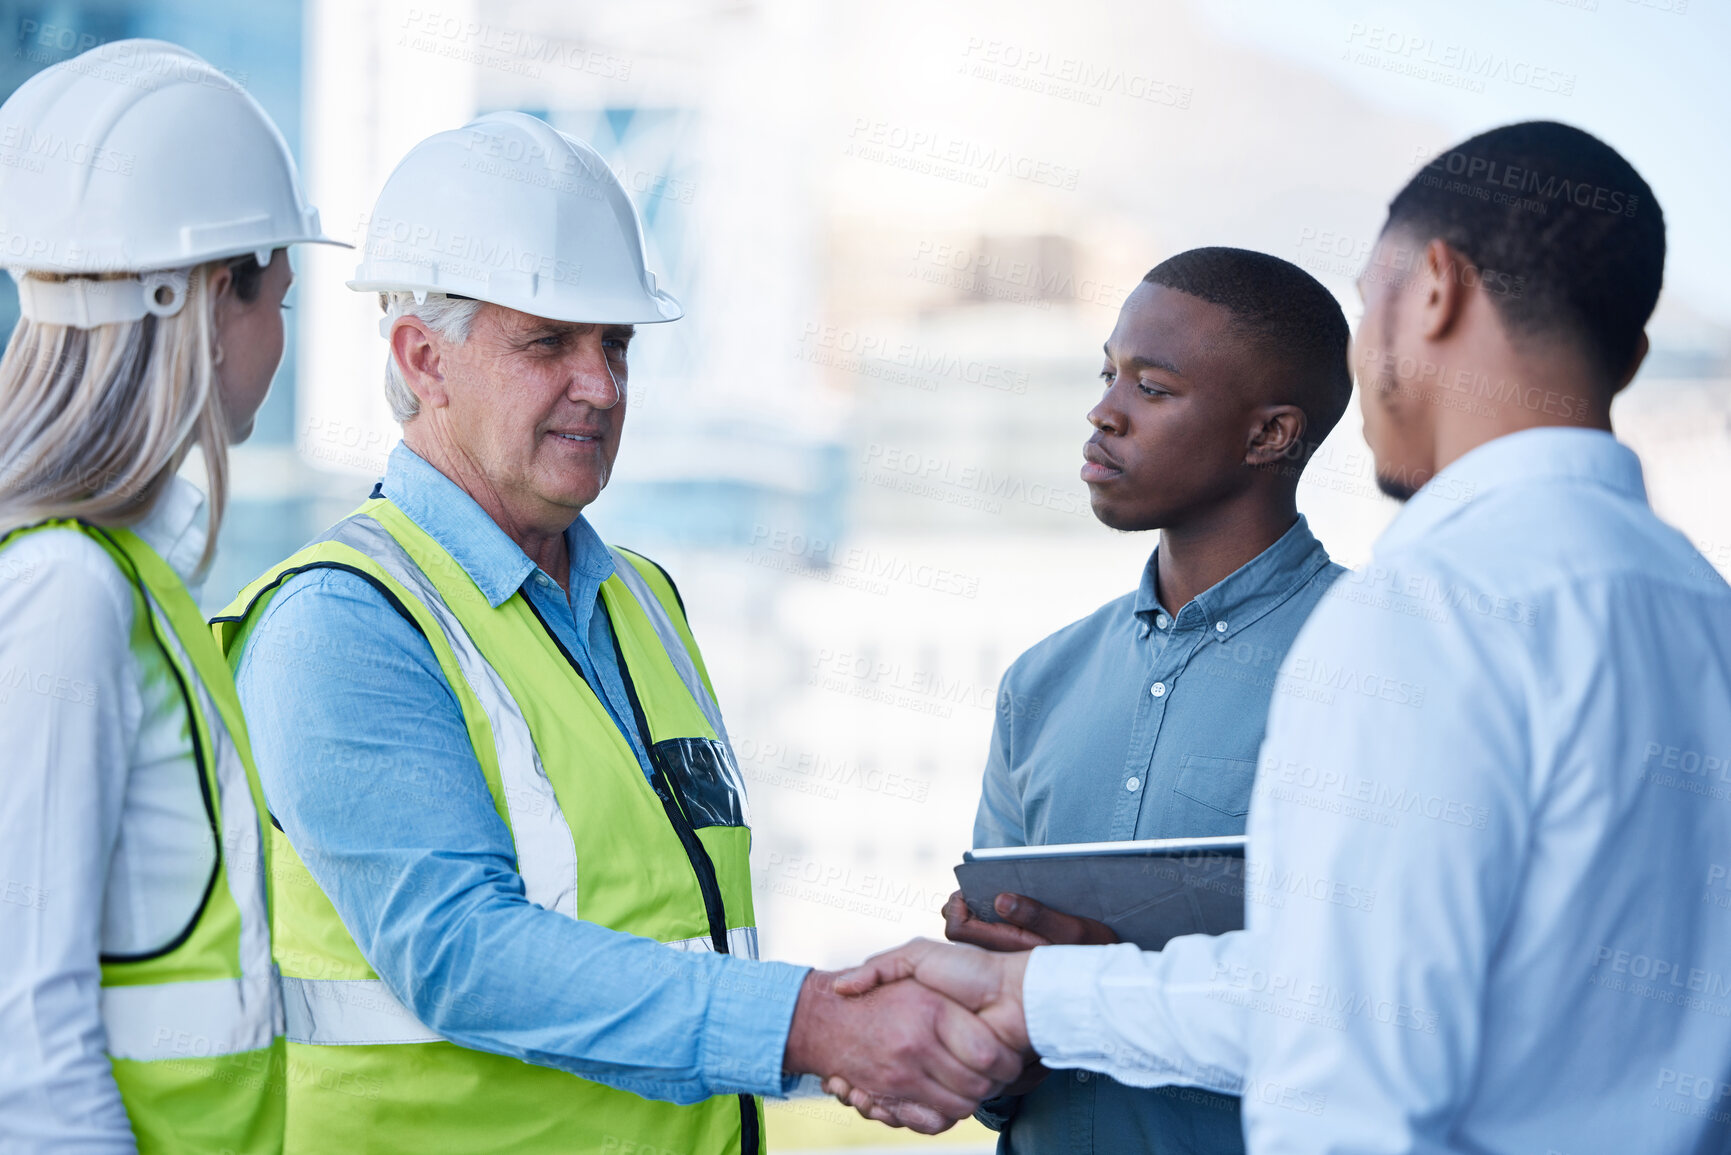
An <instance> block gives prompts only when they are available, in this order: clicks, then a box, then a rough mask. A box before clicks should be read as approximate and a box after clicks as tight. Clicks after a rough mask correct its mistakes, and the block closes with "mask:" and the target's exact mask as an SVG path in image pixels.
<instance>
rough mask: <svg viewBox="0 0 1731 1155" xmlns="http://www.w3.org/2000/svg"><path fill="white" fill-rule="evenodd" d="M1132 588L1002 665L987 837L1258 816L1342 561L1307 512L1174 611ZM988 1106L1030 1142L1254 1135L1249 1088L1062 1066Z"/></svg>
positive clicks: (1010, 840) (1155, 833)
mask: <svg viewBox="0 0 1731 1155" xmlns="http://www.w3.org/2000/svg"><path fill="white" fill-rule="evenodd" d="M1158 556H1159V551H1158V550H1156V551H1155V555H1154V556H1153V557H1150V558H1149V559H1148V564H1147V566H1146V567H1145V568H1144V569H1143V571H1142V582H1141V585H1140V586H1139V587H1138V588H1137V590H1136V592H1135V593H1132V594H1126V595H1125V596H1123V597H1121V598H1118V599H1117V600H1115V601H1111V602H1108V603H1106V604H1105V605H1104V606H1101V607H1100V608H1099V609H1098V610H1096V611H1094V612H1093V613H1092V614H1090V615H1089V616H1088V617H1086V618H1083V619H1082V620H1081V621H1079V622H1075V623H1073V624H1071V625H1068V626H1066V627H1064V628H1063V629H1061V630H1059V631H1058V632H1057V633H1055V634H1053V635H1052V636H1051V637H1049V638H1046V639H1044V640H1043V641H1041V642H1039V643H1038V644H1037V645H1035V646H1034V647H1033V648H1032V649H1030V650H1028V652H1027V653H1025V654H1023V655H1022V656H1021V657H1019V658H1017V659H1016V661H1015V663H1014V664H1013V665H1011V667H1010V669H1009V672H1008V673H1006V674H1005V675H1004V681H1003V686H1002V688H1001V691H1000V693H999V695H998V716H997V721H996V724H995V726H994V728H993V733H992V746H991V749H990V751H989V752H988V755H987V761H986V772H985V781H984V784H983V787H982V790H981V796H980V809H979V815H978V817H977V818H976V820H975V823H974V845H976V846H1039V845H1044V844H1047V843H1054V842H1106V841H1122V840H1126V839H1132V838H1182V837H1198V836H1202V835H1215V834H1242V833H1244V819H1245V815H1246V814H1247V813H1249V810H1250V791H1251V786H1252V784H1253V781H1254V779H1255V775H1256V758H1257V749H1258V747H1260V745H1261V744H1262V730H1263V724H1264V721H1265V720H1266V718H1267V716H1268V704H1269V700H1270V699H1271V697H1272V696H1273V694H1274V693H1275V692H1276V691H1277V690H1278V691H1279V692H1281V693H1295V694H1309V693H1327V692H1328V691H1327V689H1326V687H1321V686H1312V685H1306V684H1303V683H1300V682H1298V681H1296V680H1294V679H1290V678H1288V679H1281V678H1279V677H1277V674H1278V671H1279V669H1280V663H1281V660H1282V659H1283V658H1285V657H1286V651H1287V649H1288V647H1290V646H1291V645H1292V640H1293V638H1294V637H1295V636H1297V634H1298V629H1299V627H1300V626H1302V625H1303V624H1304V620H1305V619H1306V618H1307V617H1309V616H1310V611H1311V610H1312V609H1313V608H1314V607H1315V606H1316V603H1317V602H1318V601H1319V600H1320V599H1321V597H1322V595H1323V593H1324V592H1325V591H1327V589H1328V587H1329V586H1330V585H1332V584H1333V582H1334V580H1335V578H1337V577H1339V576H1340V575H1341V574H1342V573H1344V572H1345V570H1344V569H1342V568H1341V567H1340V566H1338V565H1335V564H1334V563H1332V562H1330V561H1329V560H1328V554H1327V553H1326V552H1325V551H1324V550H1323V548H1322V544H1321V543H1320V542H1318V541H1317V540H1316V537H1315V536H1314V535H1313V534H1312V533H1311V532H1310V526H1309V525H1308V524H1307V523H1306V522H1305V519H1304V518H1303V517H1302V516H1301V517H1299V519H1298V521H1297V522H1296V523H1294V524H1293V526H1292V528H1291V529H1289V530H1287V531H1286V533H1285V534H1284V535H1283V536H1282V537H1281V538H1280V540H1278V541H1276V542H1275V543H1274V544H1273V545H1271V546H1269V547H1268V548H1267V549H1266V550H1264V551H1263V552H1262V553H1261V554H1259V555H1257V556H1256V557H1255V558H1253V559H1252V560H1250V561H1249V562H1247V563H1246V564H1245V565H1244V566H1242V567H1241V568H1239V569H1238V570H1237V571H1235V572H1234V573H1232V574H1230V575H1228V576H1227V577H1226V578H1225V579H1224V580H1222V581H1221V582H1220V583H1219V584H1217V585H1215V586H1213V587H1212V588H1210V589H1208V590H1206V591H1204V592H1203V593H1201V594H1198V595H1197V596H1196V598H1195V599H1193V600H1192V601H1191V602H1190V603H1189V604H1188V605H1185V606H1182V607H1180V609H1179V610H1178V613H1177V614H1176V616H1174V615H1172V614H1170V613H1168V612H1167V610H1166V609H1165V608H1164V607H1163V606H1161V605H1160V603H1159V599H1158V598H1157V597H1156V595H1155V584H1154V574H1155V558H1157V557H1158ZM980 1117H981V1119H982V1120H984V1121H985V1122H986V1123H987V1124H988V1125H989V1126H995V1127H997V1128H999V1129H1000V1130H1001V1131H1002V1136H1001V1139H1000V1142H999V1150H1000V1151H1013V1152H1016V1153H1017V1155H1029V1153H1032V1155H1058V1153H1060V1152H1062V1153H1064V1155H1071V1153H1077V1155H1087V1153H1090V1152H1097V1153H1099V1155H1118V1153H1119V1152H1128V1151H1146V1152H1158V1153H1160V1155H1166V1153H1168V1152H1183V1153H1186V1155H1189V1153H1194V1155H1227V1153H1236V1152H1242V1151H1243V1150H1244V1140H1243V1136H1242V1133H1241V1129H1240V1123H1239V1112H1238V1100H1237V1099H1235V1098H1231V1097H1228V1096H1224V1095H1215V1094H1211V1093H1209V1092H1206V1091H1199V1090H1196V1089H1194V1088H1187V1087H1166V1088H1161V1089H1159V1090H1153V1091H1149V1090H1139V1089H1134V1088H1130V1087H1126V1086H1124V1085H1123V1084H1121V1083H1118V1082H1116V1081H1114V1080H1112V1079H1110V1078H1108V1077H1106V1076H1104V1075H1098V1074H1091V1073H1089V1072H1087V1071H1059V1072H1054V1073H1053V1074H1052V1075H1050V1076H1049V1077H1047V1079H1046V1081H1045V1082H1044V1083H1042V1084H1041V1085H1040V1086H1039V1087H1037V1088H1036V1089H1035V1090H1034V1091H1033V1092H1031V1093H1030V1094H1028V1095H1024V1096H1022V1097H1020V1098H1019V1099H999V1100H994V1101H993V1102H991V1103H989V1104H987V1106H986V1108H985V1109H984V1110H983V1111H982V1112H981V1115H980Z"/></svg>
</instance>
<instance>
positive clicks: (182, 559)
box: [129, 474, 210, 589]
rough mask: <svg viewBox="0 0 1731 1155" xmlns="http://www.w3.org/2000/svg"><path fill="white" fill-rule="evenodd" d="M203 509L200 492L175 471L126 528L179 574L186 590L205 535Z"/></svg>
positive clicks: (205, 524) (207, 534) (206, 529)
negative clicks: (141, 514) (154, 499)
mask: <svg viewBox="0 0 1731 1155" xmlns="http://www.w3.org/2000/svg"><path fill="white" fill-rule="evenodd" d="M204 509H205V498H204V491H203V490H202V489H200V488H199V487H198V486H196V485H194V484H193V483H192V482H190V481H188V480H187V479H186V478H184V477H181V476H180V475H179V474H175V475H174V476H173V477H170V478H169V479H168V484H167V485H166V486H164V487H163V490H162V493H161V494H159V495H158V496H157V499H156V503H155V504H154V505H152V506H151V507H150V512H149V513H147V514H145V515H144V517H142V518H141V519H139V520H138V521H136V522H134V523H133V524H132V525H131V526H130V527H129V528H130V529H131V530H132V532H133V533H135V534H137V535H138V537H139V539H140V540H141V541H143V542H144V544H145V545H148V546H149V547H150V548H151V549H152V550H154V551H155V552H156V555H157V556H158V557H160V558H161V559H162V560H163V561H165V562H167V563H168V565H169V568H170V569H172V570H174V572H175V573H177V574H179V575H180V580H181V581H183V582H185V583H186V584H187V587H188V588H189V589H193V588H195V583H194V582H193V576H194V574H195V572H196V571H197V569H198V562H199V559H200V558H202V557H203V556H204V543H205V541H206V540H208V538H209V528H210V527H209V526H208V524H207V523H206V518H205V512H204Z"/></svg>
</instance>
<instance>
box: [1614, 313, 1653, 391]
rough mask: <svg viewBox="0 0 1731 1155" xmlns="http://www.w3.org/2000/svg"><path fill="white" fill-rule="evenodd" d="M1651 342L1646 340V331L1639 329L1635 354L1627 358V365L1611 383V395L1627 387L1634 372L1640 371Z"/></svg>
mask: <svg viewBox="0 0 1731 1155" xmlns="http://www.w3.org/2000/svg"><path fill="white" fill-rule="evenodd" d="M1652 347H1653V343H1652V342H1651V341H1649V340H1647V331H1646V330H1645V329H1643V330H1641V339H1640V340H1639V341H1636V342H1635V355H1634V356H1633V357H1631V358H1629V367H1628V368H1627V369H1624V370H1623V375H1622V376H1621V377H1619V378H1617V380H1616V381H1615V382H1613V383H1612V385H1611V396H1613V397H1615V396H1616V395H1617V394H1619V393H1621V392H1622V391H1623V390H1624V389H1627V388H1628V387H1629V382H1631V381H1633V380H1634V379H1635V374H1636V373H1639V372H1640V371H1641V363H1642V362H1643V361H1645V360H1646V359H1647V352H1648V350H1650V349H1652Z"/></svg>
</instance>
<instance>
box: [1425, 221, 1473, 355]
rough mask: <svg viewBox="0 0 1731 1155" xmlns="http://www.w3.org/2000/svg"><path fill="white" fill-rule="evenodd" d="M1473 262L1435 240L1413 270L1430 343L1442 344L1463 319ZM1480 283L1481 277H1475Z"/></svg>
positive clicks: (1427, 247) (1426, 336) (1445, 242)
mask: <svg viewBox="0 0 1731 1155" xmlns="http://www.w3.org/2000/svg"><path fill="white" fill-rule="evenodd" d="M1471 266H1472V262H1471V261H1469V260H1467V259H1466V257H1465V256H1464V255H1463V254H1462V253H1461V252H1460V251H1459V250H1457V249H1454V248H1452V247H1450V245H1449V243H1448V242H1447V241H1442V240H1432V241H1431V242H1430V243H1429V244H1427V245H1425V247H1424V253H1423V254H1422V255H1421V256H1420V257H1419V262H1418V268H1416V269H1414V270H1413V274H1414V276H1415V278H1416V279H1417V280H1418V290H1419V293H1420V304H1419V309H1420V311H1421V329H1420V332H1421V333H1422V334H1423V336H1424V338H1425V339H1426V340H1427V341H1438V340H1441V339H1442V338H1443V337H1446V336H1447V335H1448V332H1449V330H1450V329H1452V328H1454V326H1455V322H1456V321H1458V320H1460V315H1461V311H1462V310H1463V309H1464V308H1465V307H1466V300H1467V292H1468V289H1467V278H1466V271H1467V269H1468V268H1470V267H1471ZM1472 280H1473V282H1474V283H1475V284H1476V283H1477V282H1478V277H1477V276H1476V275H1475V276H1474V277H1473V278H1472Z"/></svg>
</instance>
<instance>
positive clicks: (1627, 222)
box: [1383, 120, 1665, 382]
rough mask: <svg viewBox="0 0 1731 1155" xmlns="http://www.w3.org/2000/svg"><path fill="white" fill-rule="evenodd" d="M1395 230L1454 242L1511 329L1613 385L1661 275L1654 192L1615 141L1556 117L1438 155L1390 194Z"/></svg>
mask: <svg viewBox="0 0 1731 1155" xmlns="http://www.w3.org/2000/svg"><path fill="white" fill-rule="evenodd" d="M1394 229H1399V230H1400V231H1402V232H1405V233H1407V234H1408V235H1410V236H1411V237H1412V239H1413V240H1415V241H1418V242H1420V243H1429V242H1430V241H1432V240H1438V239H1440V240H1442V241H1445V242H1447V244H1448V245H1449V246H1450V247H1452V248H1454V249H1457V250H1458V251H1459V252H1460V253H1461V254H1462V255H1463V256H1465V257H1466V258H1467V259H1468V260H1469V261H1471V262H1472V263H1473V264H1474V265H1476V266H1478V269H1479V272H1480V274H1481V276H1480V280H1481V283H1483V284H1485V285H1486V286H1487V287H1488V288H1490V296H1491V300H1492V302H1493V303H1494V304H1495V306H1496V308H1497V311H1498V315H1499V316H1500V317H1501V318H1502V321H1503V324H1504V325H1506V326H1507V327H1508V329H1509V331H1510V333H1511V334H1517V335H1527V336H1545V337H1559V338H1562V339H1563V340H1565V341H1566V342H1568V343H1569V344H1570V345H1573V346H1575V347H1576V348H1578V349H1581V350H1582V351H1584V352H1585V353H1586V354H1587V355H1588V357H1589V360H1590V362H1591V363H1592V365H1593V366H1594V368H1595V369H1597V370H1598V371H1599V372H1600V373H1601V374H1602V376H1603V377H1604V379H1605V380H1606V381H1607V382H1614V381H1615V380H1616V379H1617V378H1619V377H1620V376H1621V375H1622V374H1623V372H1624V371H1626V370H1627V369H1628V367H1629V363H1630V361H1632V360H1633V359H1634V356H1635V349H1636V347H1637V346H1638V344H1639V342H1640V339H1641V333H1642V331H1643V330H1644V329H1645V328H1646V325H1647V318H1648V317H1651V316H1652V315H1653V306H1654V305H1655V304H1656V303H1657V302H1658V300H1659V286H1660V283H1661V282H1662V281H1663V280H1664V276H1665V215H1664V213H1662V212H1661V211H1660V210H1659V202H1658V201H1657V200H1655V199H1654V197H1653V190H1652V189H1650V188H1648V187H1647V182H1646V181H1644V180H1642V179H1641V174H1640V173H1638V172H1636V171H1635V168H1634V166H1633V165H1631V164H1630V163H1629V162H1628V161H1626V160H1624V159H1623V157H1622V155H1621V154H1620V153H1618V152H1617V150H1616V149H1614V148H1612V147H1611V146H1610V145H1608V144H1606V143H1605V142H1604V141H1602V140H1600V139H1599V138H1598V137H1596V136H1593V135H1592V134H1591V133H1587V132H1582V131H1581V130H1580V129H1578V128H1573V127H1571V126H1569V125H1566V124H1558V123H1557V122H1556V121H1551V120H1533V121H1526V122H1524V123H1521V124H1510V125H1504V126H1503V127H1501V128H1493V129H1491V130H1490V131H1489V132H1483V133H1480V134H1479V135H1478V136H1475V137H1473V138H1472V139H1471V140H1468V141H1464V142H1463V143H1461V144H1457V145H1455V146H1454V147H1453V148H1451V149H1449V150H1448V151H1447V152H1444V153H1442V154H1441V155H1440V156H1438V157H1436V158H1435V159H1434V160H1432V161H1431V162H1430V163H1429V164H1427V165H1425V166H1424V168H1422V169H1420V170H1419V171H1418V175H1416V176H1414V177H1413V178H1412V180H1410V181H1408V182H1407V185H1406V187H1405V188H1403V189H1401V190H1400V193H1399V195H1397V196H1396V197H1395V198H1394V200H1392V201H1390V202H1389V206H1388V224H1387V225H1385V226H1384V230H1383V231H1384V232H1388V231H1390V230H1394ZM1493 273H1494V274H1495V275H1491V274H1493Z"/></svg>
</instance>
